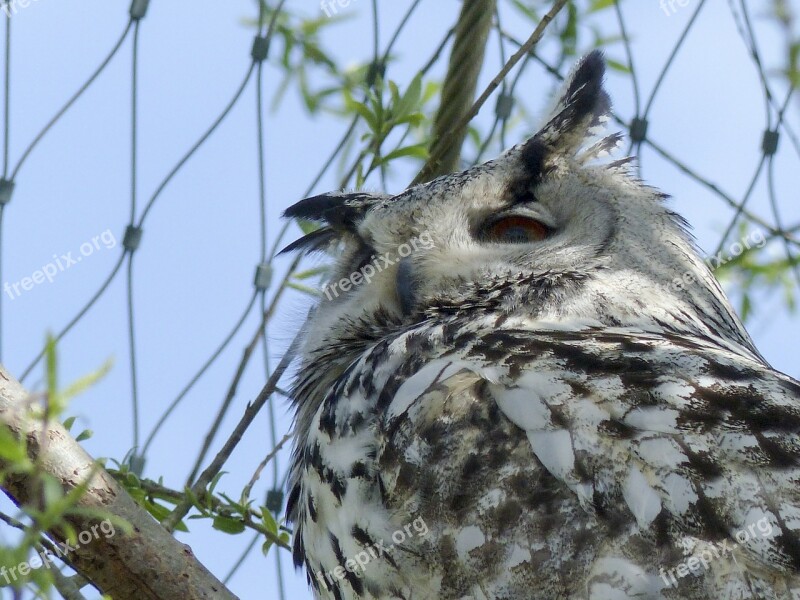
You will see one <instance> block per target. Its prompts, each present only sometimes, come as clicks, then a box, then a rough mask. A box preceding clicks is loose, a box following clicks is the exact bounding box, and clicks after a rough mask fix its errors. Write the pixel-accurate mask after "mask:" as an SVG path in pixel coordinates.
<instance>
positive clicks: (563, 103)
mask: <svg viewBox="0 0 800 600" xmlns="http://www.w3.org/2000/svg"><path fill="white" fill-rule="evenodd" d="M605 72H606V66H605V59H604V58H603V53H602V52H601V51H599V50H594V51H592V52H590V53H589V54H587V55H586V56H584V57H583V58H582V59H581V60H580V61H579V62H578V64H577V65H576V66H575V68H574V69H573V70H572V72H571V73H570V75H569V76H568V77H567V79H566V81H565V83H564V87H563V88H562V91H561V94H560V96H559V98H558V101H557V102H556V106H555V108H554V109H553V111H552V112H551V114H550V117H549V118H548V120H547V123H546V124H545V125H544V127H542V128H541V130H539V132H538V133H537V134H536V135H535V136H534V138H535V139H537V140H539V142H540V143H542V144H544V145H545V146H546V147H547V149H548V150H549V151H551V152H555V153H558V154H574V153H575V152H577V151H578V149H579V148H580V147H581V146H582V145H583V144H584V143H585V141H586V140H587V139H588V138H592V137H595V136H597V135H599V134H600V133H602V131H603V129H604V128H605V124H606V123H607V122H608V118H609V114H610V112H611V99H610V98H609V96H608V93H606V91H605V89H603V77H604V76H605Z"/></svg>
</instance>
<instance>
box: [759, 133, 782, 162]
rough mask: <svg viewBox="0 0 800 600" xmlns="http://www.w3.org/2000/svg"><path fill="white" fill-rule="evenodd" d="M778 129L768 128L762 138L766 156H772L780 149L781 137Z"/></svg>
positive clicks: (762, 148) (762, 146) (762, 149)
mask: <svg viewBox="0 0 800 600" xmlns="http://www.w3.org/2000/svg"><path fill="white" fill-rule="evenodd" d="M780 137H781V136H780V133H778V130H777V129H775V130H771V129H767V130H766V131H765V132H764V137H763V138H762V139H761V151H762V152H763V153H764V156H772V155H773V154H775V152H777V151H778V140H779V139H780Z"/></svg>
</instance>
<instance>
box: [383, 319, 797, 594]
mask: <svg viewBox="0 0 800 600" xmlns="http://www.w3.org/2000/svg"><path fill="white" fill-rule="evenodd" d="M420 339H424V338H420ZM415 344H419V346H418V347H415ZM423 345H424V346H425V347H422V346H423ZM443 345H444V346H445V347H449V348H458V349H459V350H458V351H451V352H447V353H444V354H440V355H439V356H436V357H431V358H430V360H426V359H425V358H421V357H422V356H424V355H425V353H426V352H430V344H429V342H424V344H423V342H418V343H417V342H416V341H415V340H414V339H409V340H406V341H405V346H404V351H405V353H406V356H409V355H410V356H411V357H413V358H410V359H408V360H407V361H406V362H405V363H403V364H402V365H400V366H398V368H397V369H396V370H395V371H394V372H393V374H392V375H391V376H389V377H388V378H386V379H385V382H384V383H383V384H382V385H381V389H380V390H377V392H378V394H379V397H381V398H383V402H384V405H385V408H383V409H382V412H381V413H379V414H381V415H382V416H381V417H380V419H379V420H378V422H377V425H376V427H377V439H378V445H377V448H376V464H377V465H378V469H377V472H378V473H379V487H380V490H381V497H382V502H383V503H384V504H385V505H386V506H388V507H391V511H392V514H393V515H394V518H395V521H396V522H397V523H400V522H402V521H403V520H407V521H409V522H410V520H411V519H413V518H418V519H424V521H425V522H426V523H427V524H428V525H429V526H430V529H431V532H430V533H429V534H428V536H427V537H426V539H425V540H418V541H417V543H415V544H409V545H408V546H407V551H408V553H409V554H414V559H415V560H417V563H419V562H420V559H421V562H422V563H424V564H426V565H427V566H428V569H429V570H430V573H431V574H430V577H431V581H432V582H435V585H436V586H437V590H438V592H437V593H439V594H440V595H441V597H473V598H479V597H486V598H504V597H509V598H510V597H542V598H555V597H570V598H612V597H613V598H658V597H663V598H673V597H674V598H797V597H798V594H800V575H799V573H800V541H799V538H800V385H799V384H798V382H796V381H794V380H793V379H791V378H789V377H787V376H785V375H782V374H781V373H778V372H776V371H774V370H772V369H771V368H769V367H768V366H766V365H765V364H762V363H760V362H757V361H756V360H753V359H752V358H749V357H747V356H744V353H742V354H739V353H736V352H734V351H733V350H731V349H726V348H723V347H720V346H718V345H717V344H715V343H714V342H713V341H712V340H695V339H692V340H688V339H685V338H682V337H679V336H670V335H667V334H659V335H656V334H651V333H646V332H642V331H637V330H631V329H621V328H620V329H616V330H615V329H609V328H597V329H591V328H590V329H582V330H580V331H569V330H559V331H538V332H537V331H529V330H497V331H493V332H492V333H489V334H481V335H478V334H475V335H472V336H470V335H464V336H461V337H460V338H459V337H456V338H453V339H452V340H449V341H448V344H443ZM428 356H430V354H429V355H428ZM431 585H434V584H431ZM532 586H533V587H532ZM531 589H538V590H541V595H534V596H531V595H530V594H531V592H530V590H531ZM526 594H527V595H526ZM537 594H538V592H537ZM793 594H794V595H793Z"/></svg>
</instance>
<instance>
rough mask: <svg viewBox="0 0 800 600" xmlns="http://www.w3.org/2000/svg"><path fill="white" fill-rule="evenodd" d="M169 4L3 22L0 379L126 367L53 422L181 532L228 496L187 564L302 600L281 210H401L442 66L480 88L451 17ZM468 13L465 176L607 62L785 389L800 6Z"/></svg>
mask: <svg viewBox="0 0 800 600" xmlns="http://www.w3.org/2000/svg"><path fill="white" fill-rule="evenodd" d="M165 4H166V3H162V2H152V3H150V2H148V1H147V0H134V1H133V2H132V3H131V4H128V3H127V2H125V3H123V2H110V3H109V2H105V3H101V2H100V1H99V0H94V1H87V2H85V3H83V4H82V5H81V6H80V7H77V6H69V5H67V6H55V5H54V4H53V3H48V2H44V1H42V2H30V1H28V2H22V1H20V0H16V1H14V0H10V1H9V2H6V3H5V4H4V5H3V6H4V8H3V10H4V12H5V15H0V17H2V20H3V21H4V27H5V29H4V33H3V35H4V40H5V54H4V61H5V62H4V92H3V95H4V103H3V107H4V120H3V123H4V130H3V175H2V179H1V180H0V269H2V270H0V284H2V285H3V290H2V293H0V358H1V359H2V361H3V364H5V365H6V366H7V367H8V368H9V370H10V371H11V373H12V374H14V375H16V376H17V377H19V378H20V379H21V380H22V381H23V382H24V383H25V384H26V385H27V386H28V387H29V388H30V389H33V390H37V389H41V388H42V386H43V385H44V384H43V380H42V373H43V368H44V367H43V361H42V359H43V356H44V345H43V343H42V341H43V339H44V335H45V332H46V331H48V330H49V331H52V332H53V334H54V336H55V339H56V340H57V342H58V344H57V347H58V351H59V357H60V363H59V369H60V370H61V372H62V378H63V379H65V380H68V381H71V380H75V379H77V378H79V377H80V376H81V375H83V374H85V373H87V372H89V371H92V370H93V369H96V368H97V366H98V365H99V364H101V363H102V362H103V361H104V360H105V359H107V358H108V357H109V356H112V355H114V356H116V358H117V360H116V365H115V367H114V368H113V370H112V371H111V374H110V375H109V376H107V377H106V378H104V379H103V380H101V381H100V382H99V383H98V384H97V385H95V386H94V387H92V388H91V389H90V390H89V391H87V392H86V394H85V395H84V396H83V397H82V398H81V399H80V400H76V401H75V403H74V405H72V406H71V407H70V409H69V410H68V413H69V414H76V415H79V422H80V423H81V424H83V425H84V426H85V428H86V429H89V428H91V429H94V436H93V437H92V438H91V439H89V440H88V441H87V442H86V445H87V448H88V449H89V450H90V452H91V453H92V454H93V455H95V456H111V457H114V458H115V459H117V460H118V461H119V463H120V465H121V466H120V469H121V470H122V471H123V472H127V471H130V473H132V474H134V475H136V476H137V483H136V484H135V485H137V486H139V489H141V490H143V496H144V497H146V498H147V499H149V500H148V501H149V502H150V504H151V506H150V508H151V509H152V510H153V511H154V514H158V515H159V516H160V518H162V519H163V520H164V522H165V524H166V525H167V526H169V527H171V528H175V527H176V526H178V523H179V521H181V520H183V519H185V517H186V516H187V515H188V514H190V511H192V501H191V499H190V498H189V497H188V496H186V495H183V494H182V490H183V487H184V486H187V487H191V488H192V489H193V490H195V491H198V492H199V491H202V490H204V489H206V488H207V487H208V486H209V485H210V484H212V482H213V483H214V484H215V485H216V486H217V487H216V488H215V489H217V490H224V493H225V494H226V498H224V499H223V500H222V502H223V503H224V502H227V501H228V500H230V498H235V499H236V500H238V498H239V497H240V495H241V494H242V490H243V489H244V491H245V497H249V498H251V499H252V500H253V506H252V507H250V508H248V509H247V510H251V511H252V512H251V513H248V517H247V518H245V519H239V521H244V522H246V523H245V525H244V526H242V528H241V531H240V530H239V529H238V526H230V523H228V524H226V523H225V522H224V519H220V518H219V512H217V513H214V514H212V515H211V516H209V515H205V516H206V517H207V518H205V519H202V518H201V519H198V520H194V521H193V520H185V523H186V524H187V525H188V526H189V528H190V530H191V534H181V535H182V536H183V538H182V539H185V540H186V541H187V542H189V543H190V544H191V545H192V546H193V548H194V550H195V553H196V554H197V555H198V556H199V558H200V559H201V560H202V561H204V562H206V563H207V564H208V565H209V566H210V568H211V570H212V571H214V572H215V573H216V574H218V575H219V576H220V577H221V578H224V579H225V582H226V583H229V584H230V585H231V588H232V589H233V590H234V591H235V592H236V593H239V594H241V595H242V596H243V597H256V596H255V594H256V593H260V594H261V595H262V597H263V593H264V589H265V586H266V589H268V590H269V594H268V596H267V597H272V596H273V594H274V597H285V596H286V595H287V594H289V595H291V596H292V597H294V596H296V595H302V594H307V592H306V591H305V582H304V577H302V576H301V575H294V574H292V571H291V568H290V563H291V560H290V556H289V554H288V553H287V552H286V550H285V547H286V544H285V540H284V541H282V542H279V543H278V546H280V545H283V546H284V547H283V548H281V547H275V546H273V547H272V548H271V549H270V551H269V554H270V555H269V556H268V557H267V558H266V559H265V558H264V557H263V556H262V555H261V552H259V551H258V550H259V548H260V547H261V545H262V543H263V541H264V535H265V533H264V527H269V526H270V525H269V524H267V525H264V523H265V522H267V523H268V522H269V519H267V520H266V521H265V520H262V519H261V517H262V516H263V514H262V513H263V512H267V513H271V514H272V516H273V517H274V519H275V520H277V521H278V522H280V519H281V517H282V510H283V491H284V485H285V481H286V476H287V473H286V465H287V462H288V461H287V455H288V448H289V445H290V443H289V441H290V435H289V430H290V427H291V419H290V414H289V410H288V407H289V401H288V394H287V392H286V391H285V389H286V388H288V386H289V379H290V378H289V375H290V373H287V370H288V368H289V366H290V364H291V359H292V356H293V352H294V350H295V346H296V339H297V338H296V337H295V335H296V334H297V332H298V331H299V330H300V326H301V324H302V321H303V319H304V316H305V314H306V311H307V308H308V307H309V306H310V305H311V303H312V302H313V298H314V297H315V296H316V295H318V291H317V290H318V289H319V284H320V281H322V278H324V262H323V263H322V266H320V265H311V264H310V263H307V261H305V260H301V259H300V258H299V257H298V258H292V257H286V256H278V252H279V251H280V249H281V248H282V247H283V246H284V245H286V244H287V243H288V242H290V241H291V240H292V239H293V237H294V236H296V235H298V232H299V229H297V227H296V226H294V225H292V224H288V223H282V222H281V221H280V220H279V218H278V216H279V213H280V210H281V209H282V208H284V207H285V206H287V205H288V204H290V203H292V202H294V201H295V200H297V199H299V198H301V197H304V196H308V195H310V194H312V193H314V192H318V191H325V190H328V189H333V188H337V187H338V188H343V187H356V186H366V187H369V188H371V189H382V190H385V191H392V192H398V191H400V190H402V189H403V188H404V187H405V186H407V185H408V184H409V182H411V181H412V180H413V179H414V177H415V176H416V174H417V173H418V172H419V171H420V169H421V168H422V167H423V164H424V162H425V158H426V156H427V155H425V154H424V152H423V151H422V150H420V149H421V148H428V147H430V146H431V144H430V142H431V141H432V140H430V139H428V137H427V136H428V135H429V132H430V131H431V129H432V126H433V120H434V117H433V115H434V113H435V112H436V111H435V109H436V108H437V105H438V103H439V99H440V98H441V102H442V103H443V104H445V105H446V104H447V101H448V93H449V92H448V91H447V88H446V86H444V88H443V86H442V83H441V82H442V81H443V80H444V79H445V77H446V74H447V73H448V69H450V71H454V72H458V69H462V68H463V69H467V68H468V67H470V68H473V69H475V68H476V65H474V64H469V65H460V64H455V65H454V64H453V63H452V62H451V63H450V64H449V66H448V61H449V60H450V54H451V45H452V40H453V37H454V35H455V31H456V30H457V22H458V19H459V14H460V13H461V6H460V5H459V3H442V2H438V1H437V2H434V1H433V0H428V1H425V0H415V1H407V2H394V3H387V4H381V5H379V3H378V2H377V1H376V0H351V1H350V2H342V1H341V0H329V1H323V2H322V3H321V4H319V5H317V4H316V3H315V2H303V3H301V2H270V3H267V2H249V1H245V0H242V1H239V2H231V3H230V6H228V5H226V6H224V7H220V6H219V3H213V2H210V1H209V2H201V3H199V4H200V6H198V4H197V3H190V2H174V3H172V4H170V5H169V6H167V5H165ZM476 4H477V3H476ZM483 5H484V6H488V7H489V10H491V11H492V13H493V14H492V18H491V19H490V30H489V35H488V39H487V41H486V50H485V57H483V58H478V59H477V60H483V66H482V69H478V70H479V71H480V75H479V76H478V90H477V95H476V97H477V98H478V102H477V103H475V104H474V105H473V104H472V102H470V103H469V108H470V112H467V113H463V112H461V113H457V114H456V115H455V117H456V121H458V120H459V119H460V120H461V121H463V123H464V124H466V123H468V122H469V123H470V129H469V131H468V134H467V138H466V143H465V145H464V149H463V151H462V153H461V157H460V161H461V163H462V164H463V165H464V166H466V165H469V164H474V163H476V162H479V161H481V160H485V159H487V158H490V157H492V156H494V155H496V154H498V153H499V152H500V151H502V150H503V149H505V148H507V147H508V146H510V145H512V144H513V143H516V142H517V141H519V140H520V139H522V137H523V135H524V134H525V133H528V132H530V131H531V130H533V129H534V128H535V123H536V115H538V114H540V113H541V112H542V109H543V108H544V107H545V105H546V103H547V101H548V98H549V96H550V95H551V93H552V92H553V91H554V90H555V89H556V88H557V85H558V82H559V81H560V80H561V79H562V78H563V76H564V75H565V73H566V71H567V70H568V68H569V67H570V66H571V65H572V64H573V63H574V61H575V60H576V57H577V56H579V55H580V54H581V53H583V52H586V51H588V50H590V49H592V48H594V47H598V46H600V47H602V48H604V49H605V52H606V56H607V59H608V61H609V66H610V73H609V76H608V79H609V82H608V83H609V88H610V90H611V92H612V97H613V98H614V101H615V106H616V108H615V120H616V123H614V124H612V126H615V127H616V128H618V129H620V130H622V131H624V132H626V133H627V134H628V136H629V139H630V146H629V148H627V150H628V152H629V153H633V154H635V155H637V157H639V159H640V172H641V175H642V177H643V178H644V179H645V180H646V181H648V182H649V183H652V184H654V185H658V186H659V187H661V188H663V189H665V191H667V192H669V193H671V194H673V195H674V196H675V198H674V200H673V201H672V202H673V205H674V207H675V209H676V210H677V211H678V212H680V213H682V214H684V215H685V216H687V217H688V219H689V221H690V222H691V223H693V224H694V225H695V226H696V231H697V236H698V240H699V243H700V245H701V247H702V248H703V249H704V250H705V251H706V252H707V254H708V255H709V264H711V265H712V266H713V267H715V268H717V270H718V273H719V274H720V276H721V277H722V278H723V281H724V282H725V283H726V286H727V287H728V289H729V291H730V292H731V294H732V296H733V298H734V299H735V302H736V303H737V307H738V308H739V309H740V312H742V313H743V314H744V316H745V317H747V318H748V319H749V324H750V325H751V328H752V329H753V331H754V333H755V337H756V338H757V339H756V341H757V343H759V345H760V346H762V348H763V349H764V351H765V354H766V355H767V358H768V359H770V360H772V362H774V363H775V364H776V366H777V367H779V368H782V370H784V371H787V372H789V373H790V374H792V375H795V376H797V375H798V374H800V371H798V370H797V369H796V367H795V366H794V364H793V363H792V361H791V355H790V353H788V352H786V351H785V350H786V348H787V346H786V345H785V344H786V339H787V332H790V331H793V332H797V331H798V328H797V323H796V321H795V320H793V319H792V317H791V309H792V306H793V300H794V292H795V289H796V287H797V283H798V282H800V279H798V278H800V274H799V273H798V270H797V259H796V255H797V252H798V246H799V245H800V240H799V239H798V231H800V209H798V206H797V203H796V202H795V198H796V193H797V192H796V185H795V184H796V173H797V169H798V164H800V140H798V137H797V134H796V131H797V127H798V123H797V104H796V101H793V86H792V82H793V81H794V79H795V71H794V64H793V60H794V53H793V48H794V47H795V42H794V40H795V35H796V32H795V22H794V20H793V12H794V11H795V10H797V8H798V6H800V5H795V3H793V2H779V1H777V0H776V1H775V2H774V3H748V2H746V1H745V0H727V1H723V0H663V1H660V2H655V1H654V2H634V1H632V0H629V1H628V2H611V1H602V0H595V1H589V0H585V1H580V0H576V1H574V2H566V1H560V2H541V1H535V0H529V1H522V0H498V2H497V5H496V6H494V3H493V2H489V3H483ZM548 13H552V14H553V15H554V18H553V20H552V22H551V23H548V21H547V19H544V20H543V17H545V15H547V14H548ZM537 26H540V27H541V34H542V35H541V40H540V41H538V43H535V44H533V45H532V47H530V48H529V44H528V42H529V41H530V36H531V34H532V32H534V30H535V29H536V27H537ZM520 49H522V51H520ZM475 60H476V58H475V57H474V56H472V55H471V54H469V53H466V54H465V58H463V61H464V62H465V63H466V62H469V61H475ZM478 66H480V65H478ZM420 74H421V79H420V81H421V82H422V89H421V92H420V98H419V103H418V106H417V107H416V109H417V111H418V113H419V117H418V118H414V119H409V120H408V121H406V122H403V123H397V124H396V127H395V128H394V129H392V130H391V131H389V132H387V133H386V135H385V136H383V137H381V139H380V140H379V143H378V144H375V143H374V142H375V137H374V136H372V137H370V122H369V120H370V116H369V115H370V113H369V111H368V110H367V108H369V107H370V106H372V105H373V104H374V102H375V101H376V98H378V99H379V97H380V96H381V94H387V95H388V92H387V88H386V87H385V86H383V82H384V81H389V80H393V81H396V82H398V83H397V85H398V86H399V88H400V90H406V89H407V88H408V87H409V86H410V85H411V84H412V83H411V82H412V81H413V79H414V78H415V76H418V75H420ZM66 90H69V91H66ZM371 103H372V104H371ZM362 107H367V108H362ZM365 111H366V112H365ZM440 112H441V111H440ZM473 112H476V113H477V117H475V118H474V119H472V120H470V117H471V115H472V113H473ZM446 130H447V129H446ZM443 146H447V144H443ZM434 148H435V145H434ZM448 149H451V148H448ZM86 265H88V266H86ZM293 340H295V341H293ZM793 369H794V371H793ZM265 382H267V385H266V388H264V387H263V386H264V383H265ZM249 403H252V406H250V405H249ZM248 406H249V408H248ZM262 406H263V410H261V411H260V412H259V410H258V409H260V408H261V407H262ZM223 472H224V473H226V474H225V475H224V477H222V478H221V479H219V476H220V474H222V473H223ZM161 477H163V481H160V480H159V478H161ZM218 479H219V481H218ZM234 503H235V502H233V501H231V504H234ZM159 507H160V508H159ZM4 508H6V509H7V512H9V514H11V513H13V512H14V511H15V510H16V509H14V507H13V506H11V505H10V504H9V503H6V506H5V507H4ZM159 510H161V511H163V512H162V513H159ZM212 512H213V511H212ZM191 514H194V515H195V516H198V511H197V510H194V511H193V513H191ZM17 516H19V515H17ZM200 516H203V515H202V514H201V515H200ZM215 517H216V518H215ZM248 519H249V520H248ZM231 520H232V521H236V519H231ZM7 522H8V521H7ZM9 529H11V528H10V527H9ZM220 530H221V531H220ZM286 530H287V532H288V531H290V527H287V528H286ZM279 532H280V530H276V531H275V533H279ZM226 533H228V534H230V533H240V535H226ZM5 535H6V537H7V538H9V536H10V534H9V533H8V532H6V534H5ZM9 539H10V538H9ZM220 549H224V550H220ZM265 561H268V563H269V565H270V570H269V571H268V574H267V575H266V576H265V569H264V568H263V565H264V563H265ZM265 581H266V583H265ZM4 583H8V582H3V581H0V585H4ZM31 589H33V588H31ZM31 593H32V592H31ZM298 597H299V596H298ZM308 597H310V594H308Z"/></svg>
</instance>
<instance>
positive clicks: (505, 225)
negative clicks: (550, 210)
mask: <svg viewBox="0 0 800 600" xmlns="http://www.w3.org/2000/svg"><path fill="white" fill-rule="evenodd" d="M549 233H550V230H549V228H548V227H547V225H545V224H543V223H542V222H540V221H537V220H536V219H531V218H528V217H521V216H519V215H513V216H510V217H502V218H500V219H498V220H497V221H495V222H494V223H492V224H491V225H489V226H488V227H487V228H486V237H487V238H488V239H489V241H492V242H504V243H507V244H526V243H530V242H540V241H541V240H543V239H544V238H546V237H547V235H548V234H549Z"/></svg>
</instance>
